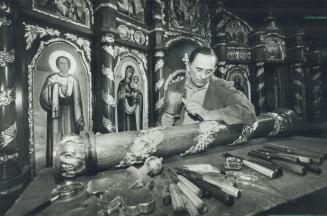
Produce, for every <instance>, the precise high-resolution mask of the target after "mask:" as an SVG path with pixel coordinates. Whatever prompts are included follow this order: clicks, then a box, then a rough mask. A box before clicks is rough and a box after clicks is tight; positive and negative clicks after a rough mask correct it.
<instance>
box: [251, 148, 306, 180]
mask: <svg viewBox="0 0 327 216" xmlns="http://www.w3.org/2000/svg"><path fill="white" fill-rule="evenodd" d="M248 155H249V156H251V157H256V158H260V159H263V160H267V161H270V162H271V163H272V164H274V165H276V166H279V167H281V168H283V169H285V170H288V171H290V172H293V173H295V174H298V175H304V174H305V173H306V169H305V167H304V166H301V165H299V164H296V163H292V162H286V161H282V160H277V159H273V158H271V157H270V156H269V155H266V154H262V153H261V152H258V151H255V150H253V151H250V152H248Z"/></svg>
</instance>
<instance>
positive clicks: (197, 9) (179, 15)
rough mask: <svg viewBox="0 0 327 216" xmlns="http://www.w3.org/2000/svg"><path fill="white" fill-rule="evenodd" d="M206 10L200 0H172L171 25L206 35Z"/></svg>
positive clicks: (178, 28)
mask: <svg viewBox="0 0 327 216" xmlns="http://www.w3.org/2000/svg"><path fill="white" fill-rule="evenodd" d="M206 10H207V8H205V7H204V5H203V4H201V1H199V0H170V10H169V11H170V14H169V17H170V22H169V24H170V27H171V28H172V29H174V30H178V31H182V32H191V33H192V34H198V35H201V36H204V28H205V25H206V20H207V17H206V15H207V14H208V13H207V12H206Z"/></svg>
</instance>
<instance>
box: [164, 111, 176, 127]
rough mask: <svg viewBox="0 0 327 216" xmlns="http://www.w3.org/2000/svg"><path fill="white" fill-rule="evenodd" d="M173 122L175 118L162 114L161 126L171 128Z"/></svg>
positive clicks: (168, 114)
mask: <svg viewBox="0 0 327 216" xmlns="http://www.w3.org/2000/svg"><path fill="white" fill-rule="evenodd" d="M174 122H175V117H174V115H172V114H170V113H164V114H163V115H162V117H161V125H162V126H166V127H169V126H173V125H174Z"/></svg>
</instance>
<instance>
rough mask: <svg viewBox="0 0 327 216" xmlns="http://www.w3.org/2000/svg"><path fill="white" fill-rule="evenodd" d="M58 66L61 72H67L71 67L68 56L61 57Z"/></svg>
mask: <svg viewBox="0 0 327 216" xmlns="http://www.w3.org/2000/svg"><path fill="white" fill-rule="evenodd" d="M57 67H58V69H59V71H60V72H61V73H63V74H67V73H68V70H69V69H70V63H69V61H68V60H67V59H66V58H59V59H58V64H57Z"/></svg>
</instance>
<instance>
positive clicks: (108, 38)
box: [101, 34, 115, 43]
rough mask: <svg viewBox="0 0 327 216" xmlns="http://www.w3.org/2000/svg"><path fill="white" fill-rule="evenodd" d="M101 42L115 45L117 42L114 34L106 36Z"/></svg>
mask: <svg viewBox="0 0 327 216" xmlns="http://www.w3.org/2000/svg"><path fill="white" fill-rule="evenodd" d="M101 42H104V43H113V42H115V37H114V35H113V34H105V35H103V36H102V37H101Z"/></svg>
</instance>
